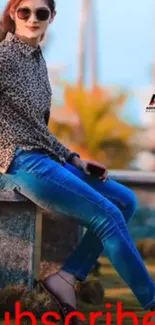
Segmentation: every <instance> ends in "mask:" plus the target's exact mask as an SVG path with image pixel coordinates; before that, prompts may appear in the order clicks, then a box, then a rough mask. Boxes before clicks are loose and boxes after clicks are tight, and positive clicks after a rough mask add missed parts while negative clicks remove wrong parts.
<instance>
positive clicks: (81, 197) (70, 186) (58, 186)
mask: <svg viewBox="0 0 155 325" xmlns="http://www.w3.org/2000/svg"><path fill="white" fill-rule="evenodd" d="M3 176H4V178H6V179H7V180H10V181H11V182H12V183H14V184H15V188H17V190H18V191H19V192H20V193H22V194H23V195H25V196H26V197H28V198H30V199H31V200H32V201H33V202H35V203H36V204H38V205H39V206H41V207H43V208H44V209H47V210H48V211H52V210H53V208H55V209H57V210H58V211H59V212H60V213H63V214H64V215H65V214H66V216H72V218H74V219H75V220H77V221H78V222H79V224H80V225H83V226H84V227H86V228H88V229H89V230H90V231H91V232H92V233H93V234H94V235H95V236H97V237H98V238H99V241H100V243H101V248H102V250H103V248H104V249H105V251H106V254H107V256H108V258H109V260H110V262H111V264H112V265H113V267H114V268H115V269H116V271H117V272H118V274H119V275H120V276H121V277H122V279H123V280H124V281H125V282H126V283H127V285H128V286H129V287H130V289H131V290H132V291H133V293H134V295H135V296H136V298H137V299H138V301H139V302H140V304H141V305H142V307H144V308H150V307H151V306H153V305H154V303H155V285H154V282H153V280H152V278H151V277H150V275H149V273H148V271H147V269H146V267H145V265H144V263H143V260H142V259H141V258H140V257H139V256H138V253H137V250H136V248H135V246H134V244H133V242H132V240H130V243H129V241H128V240H127V238H126V232H127V229H126V224H125V221H124V217H123V215H122V213H121V211H120V210H119V209H118V208H117V206H116V205H114V204H113V203H112V202H111V201H110V200H108V199H107V198H105V197H104V196H103V195H101V194H100V193H99V192H97V191H96V190H94V189H93V188H92V187H91V186H89V185H88V184H87V183H85V182H84V181H82V180H81V179H79V178H78V177H77V176H75V175H73V174H72V173H71V172H70V171H68V170H66V169H65V168H64V167H63V166H61V165H60V164H58V163H57V162H55V161H53V160H52V159H50V158H49V157H48V156H47V155H43V154H41V153H39V152H21V153H20V152H18V154H17V155H16V157H15V159H14V161H13V162H12V164H11V166H10V168H9V170H8V172H7V174H5V175H3ZM113 216H115V218H114V217H113ZM118 225H119V226H118ZM120 226H121V229H122V230H120ZM129 237H130V236H129ZM91 245H92V250H93V252H94V254H95V255H96V246H95V245H94V244H93V243H91ZM81 254H83V252H81ZM75 263H76V261H74V264H75ZM74 264H73V265H72V266H71V270H70V272H71V271H72V270H73V272H74V271H75V268H74ZM132 264H133V265H132ZM82 273H83V274H85V271H84V270H83V272H82ZM74 275H75V276H76V272H75V274H74Z"/></svg>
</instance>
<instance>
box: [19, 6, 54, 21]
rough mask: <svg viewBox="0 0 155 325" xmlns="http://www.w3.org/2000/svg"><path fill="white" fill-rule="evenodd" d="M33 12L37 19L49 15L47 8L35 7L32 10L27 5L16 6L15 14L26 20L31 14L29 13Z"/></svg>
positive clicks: (42, 19) (45, 17)
mask: <svg viewBox="0 0 155 325" xmlns="http://www.w3.org/2000/svg"><path fill="white" fill-rule="evenodd" d="M32 12H34V13H35V15H36V18H37V20H40V21H45V20H47V19H48V18H49V16H50V11H49V10H48V9H47V8H44V7H42V8H37V9H36V10H34V11H32V10H31V9H30V8H28V7H23V8H18V10H17V16H18V18H19V19H21V20H28V19H29V17H30V16H31V13H32Z"/></svg>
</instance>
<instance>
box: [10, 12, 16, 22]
mask: <svg viewBox="0 0 155 325" xmlns="http://www.w3.org/2000/svg"><path fill="white" fill-rule="evenodd" d="M10 17H11V19H12V20H15V12H14V11H10Z"/></svg>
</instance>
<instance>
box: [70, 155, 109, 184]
mask: <svg viewBox="0 0 155 325" xmlns="http://www.w3.org/2000/svg"><path fill="white" fill-rule="evenodd" d="M88 163H92V161H88V160H82V159H80V158H78V157H74V158H73V159H72V164H73V165H74V166H76V167H77V168H79V169H82V170H83V171H84V172H85V174H86V175H91V173H90V172H89V170H88V169H87V166H88ZM93 164H95V165H96V166H99V167H101V168H102V167H103V168H104V169H105V171H104V173H103V175H101V176H100V177H99V179H100V180H106V178H107V177H108V171H107V169H106V167H105V165H103V164H102V165H101V164H99V163H98V162H94V161H93Z"/></svg>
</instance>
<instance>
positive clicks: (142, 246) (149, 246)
mask: <svg viewBox="0 0 155 325" xmlns="http://www.w3.org/2000/svg"><path fill="white" fill-rule="evenodd" d="M136 247H137V248H138V250H139V252H140V254H141V256H142V258H144V259H146V258H154V257H155V239H153V238H145V239H141V240H138V241H137V242H136Z"/></svg>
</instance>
